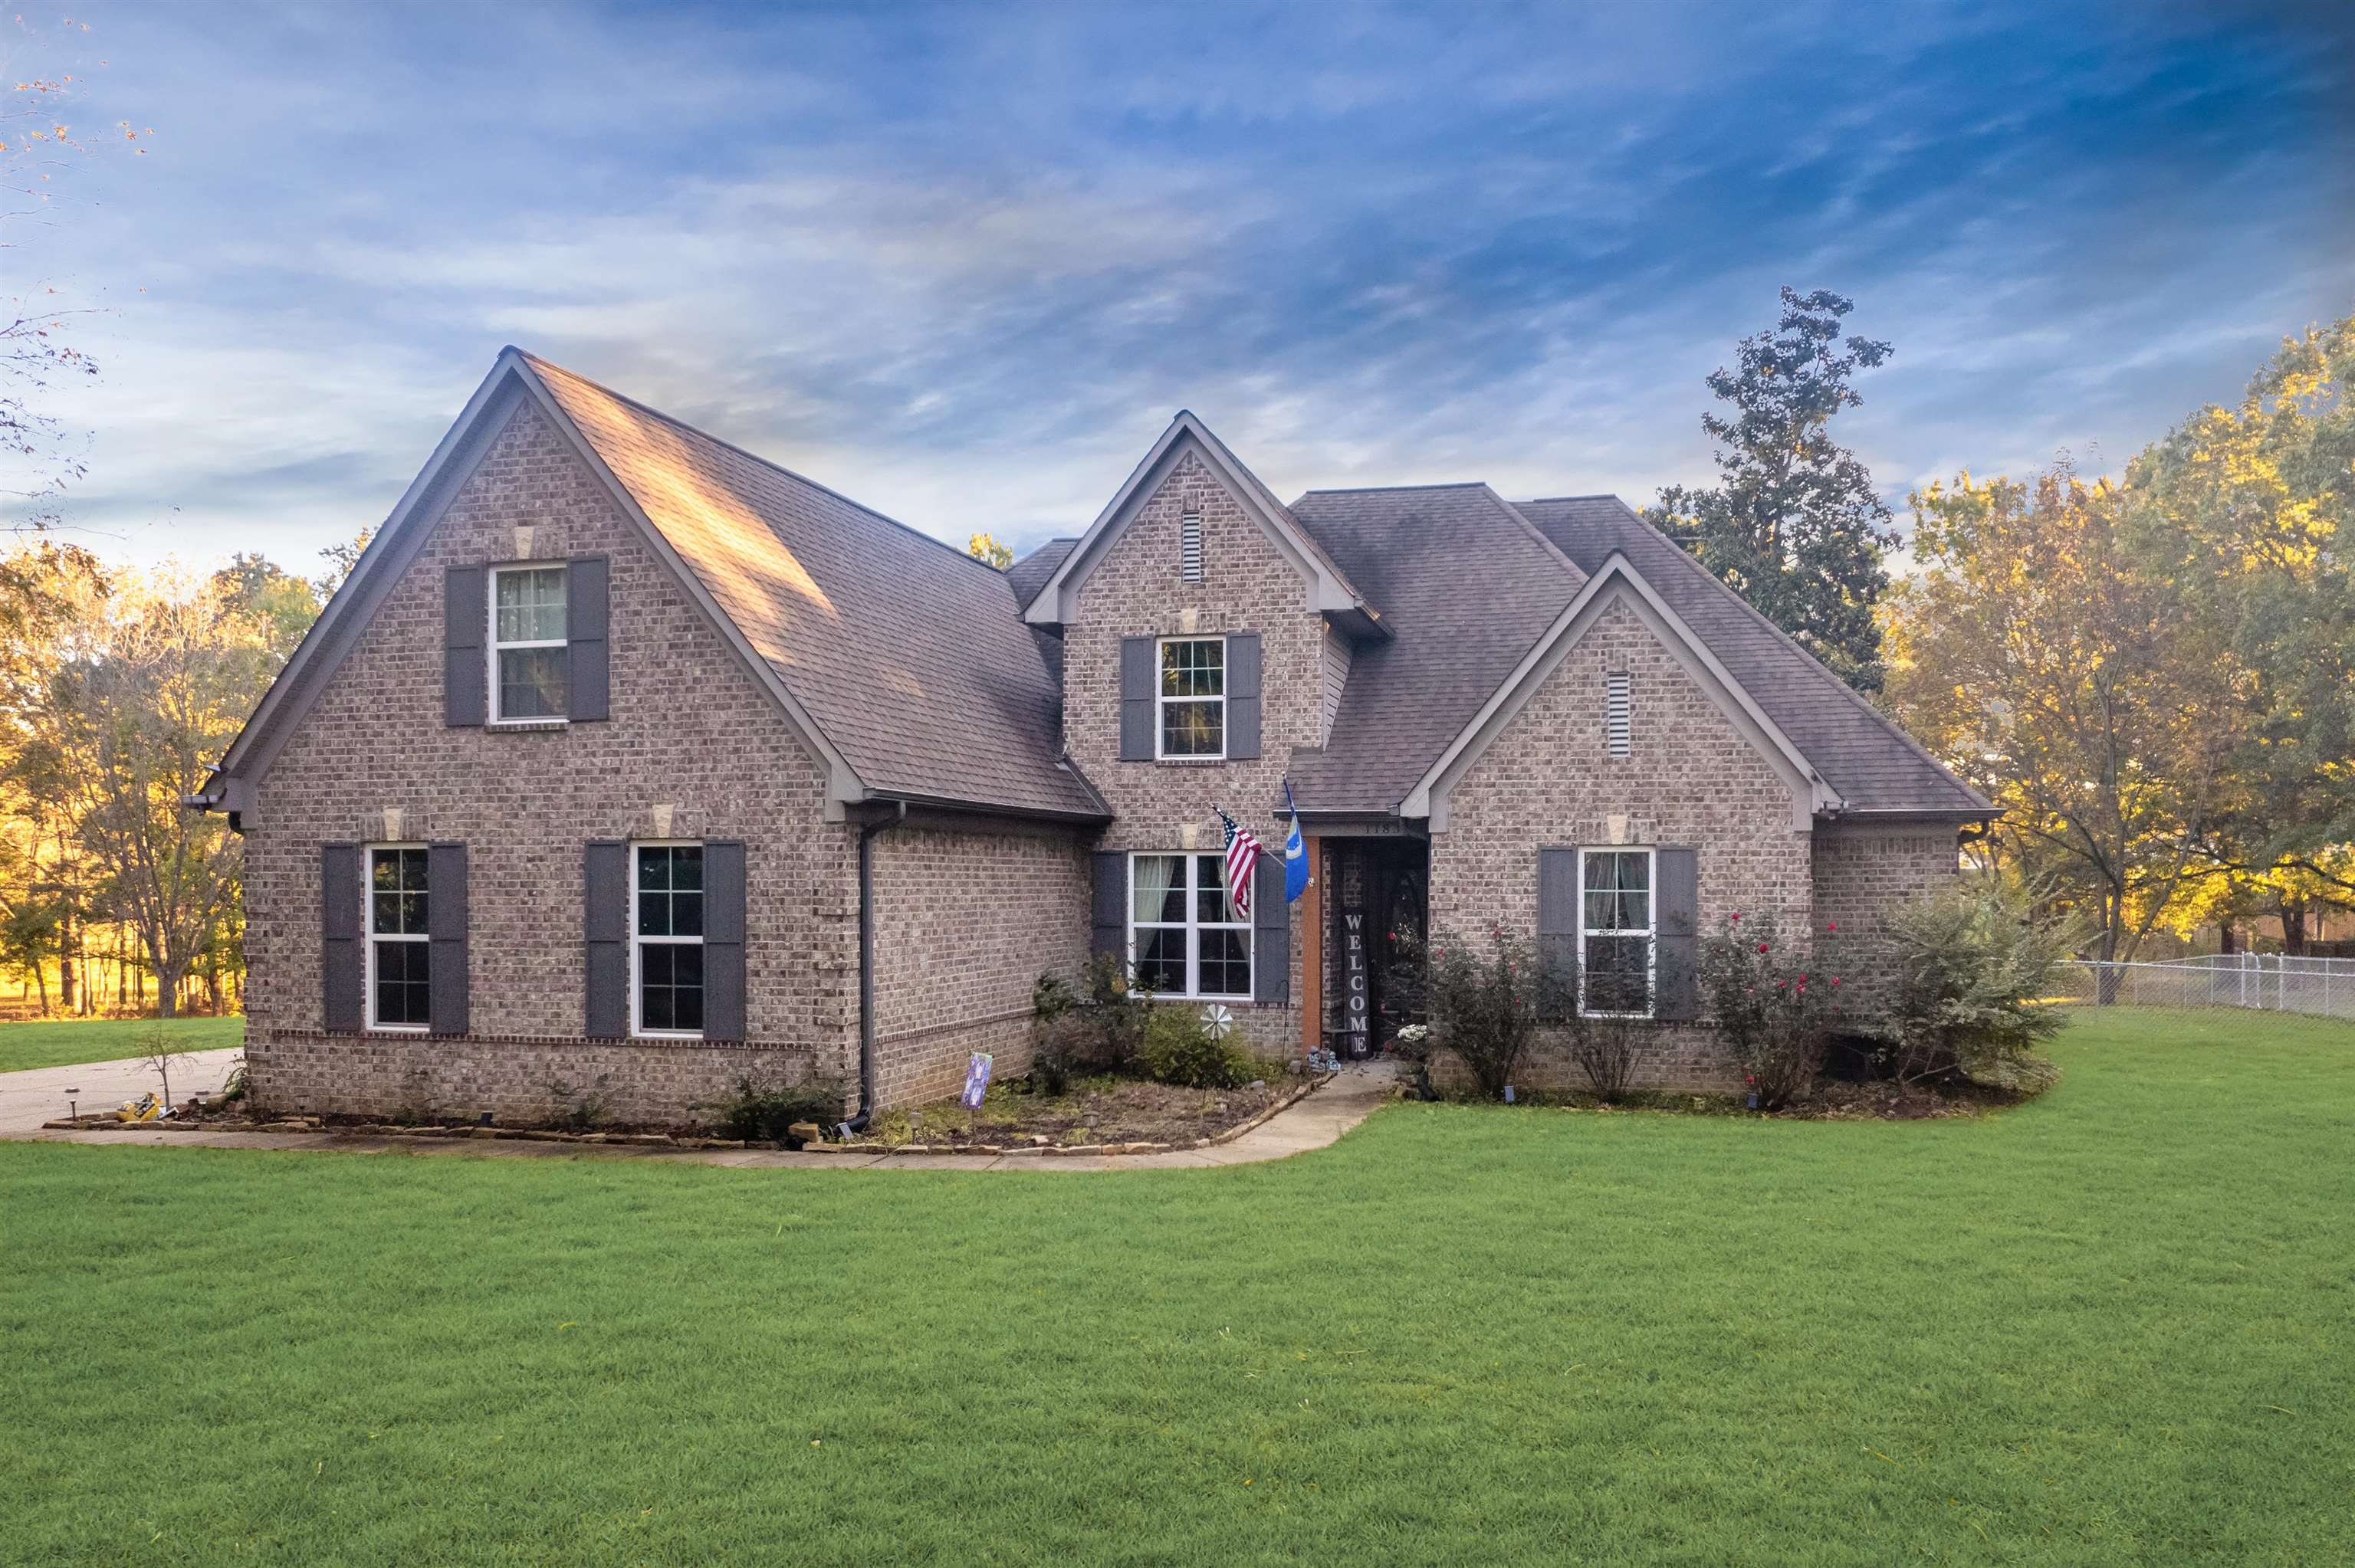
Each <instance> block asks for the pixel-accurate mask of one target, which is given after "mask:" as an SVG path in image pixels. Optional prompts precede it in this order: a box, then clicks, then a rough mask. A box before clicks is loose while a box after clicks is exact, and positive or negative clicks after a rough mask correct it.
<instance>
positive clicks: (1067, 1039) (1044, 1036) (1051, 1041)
mask: <svg viewBox="0 0 2355 1568" xmlns="http://www.w3.org/2000/svg"><path fill="white" fill-rule="evenodd" d="M1030 1039H1031V1050H1030V1092H1031V1093H1033V1094H1039V1095H1060V1094H1061V1093H1063V1092H1064V1091H1065V1090H1067V1089H1069V1088H1070V1087H1071V1080H1072V1079H1073V1078H1076V1077H1078V1076H1080V1075H1082V1073H1084V1072H1086V1071H1087V1060H1088V1057H1089V1055H1090V1054H1092V1052H1094V1051H1095V1050H1097V1049H1098V1047H1099V1046H1100V1044H1101V1040H1100V1037H1099V1031H1098V1027H1097V1023H1096V1021H1095V1020H1094V1019H1092V1018H1091V1017H1089V1016H1088V1013H1087V1010H1086V1009H1085V1008H1072V1009H1070V1010H1068V1011H1066V1012H1060V1013H1057V1014H1056V1015H1055V1016H1054V1017H1052V1018H1049V1019H1046V1020H1044V1021H1042V1022H1039V1023H1037V1024H1034V1025H1033V1026H1032V1027H1031V1031H1030Z"/></svg>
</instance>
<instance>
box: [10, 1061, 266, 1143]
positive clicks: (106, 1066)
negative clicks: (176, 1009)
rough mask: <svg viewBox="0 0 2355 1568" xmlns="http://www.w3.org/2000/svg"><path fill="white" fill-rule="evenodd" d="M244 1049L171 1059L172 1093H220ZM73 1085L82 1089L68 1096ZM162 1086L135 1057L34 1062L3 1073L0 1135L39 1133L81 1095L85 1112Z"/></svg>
mask: <svg viewBox="0 0 2355 1568" xmlns="http://www.w3.org/2000/svg"><path fill="white" fill-rule="evenodd" d="M241 1054H243V1052H242V1049H241V1048H240V1047H239V1046H235V1045H225V1046H223V1047H222V1048H221V1049H219V1050H218V1051H192V1052H190V1053H189V1054H188V1056H187V1058H186V1060H184V1061H177V1062H175V1063H173V1064H172V1097H173V1098H174V1099H175V1100H183V1101H185V1100H186V1098H187V1097H189V1096H190V1095H196V1094H205V1095H211V1094H218V1093H219V1092H220V1086H221V1085H222V1083H223V1082H224V1081H226V1080H227V1079H228V1077H229V1065H230V1064H231V1063H233V1062H235V1061H236V1060H237V1059H238V1057H239V1056H240V1055H241ZM69 1089H79V1090H80V1091H81V1092H80V1094H76V1095H69V1094H68V1093H67V1091H68V1090H69ZM151 1089H152V1090H154V1091H155V1093H156V1094H158V1095H160V1094H162V1093H163V1092H164V1086H163V1083H162V1081H161V1080H160V1079H158V1078H157V1077H156V1076H155V1074H154V1073H152V1072H150V1071H149V1070H148V1069H146V1068H145V1067H143V1066H141V1065H139V1064H138V1063H136V1062H85V1063H83V1064H82V1065H80V1066H78V1067H35V1068H33V1069H32V1070H31V1071H30V1072H25V1073H0V1138H12V1137H17V1136H21V1135H22V1134H25V1133H27V1132H37V1131H38V1130H39V1129H40V1126H41V1124H42V1123H43V1122H45V1121H47V1120H48V1119H49V1118H51V1117H60V1116H63V1115H65V1114H66V1102H67V1100H69V1099H73V1100H78V1101H80V1104H81V1108H82V1112H83V1114H85V1115H87V1114H89V1113H90V1112H91V1111H94V1110H107V1109H111V1108H112V1107H115V1106H119V1105H121V1104H122V1103H123V1101H125V1100H133V1099H137V1098H138V1097H140V1096H141V1095H144V1094H145V1093H147V1092H148V1091H149V1090H151Z"/></svg>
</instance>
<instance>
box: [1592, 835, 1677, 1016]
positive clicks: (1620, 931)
mask: <svg viewBox="0 0 2355 1568" xmlns="http://www.w3.org/2000/svg"><path fill="white" fill-rule="evenodd" d="M1604 854H1640V855H1642V856H1643V857H1644V864H1645V873H1644V919H1645V924H1644V927H1643V929H1641V930H1637V929H1636V928H1635V927H1616V926H1611V927H1603V928H1602V929H1600V930H1597V931H1594V932H1593V935H1594V936H1597V937H1641V938H1644V1010H1643V1011H1642V1012H1596V1011H1594V1010H1593V1009H1592V1008H1589V1007H1588V1006H1587V1005H1586V980H1587V975H1586V938H1587V936H1588V934H1589V933H1588V929H1587V925H1586V861H1587V857H1588V856H1589V855H1604ZM1576 1001H1577V1003H1578V1014H1579V1016H1580V1017H1581V1018H1652V1017H1656V1016H1657V1015H1658V1013H1659V1011H1660V857H1659V853H1658V852H1657V851H1656V850H1654V849H1653V848H1652V847H1650V846H1649V845H1646V844H1593V845H1586V844H1582V845H1580V846H1579V851H1578V996H1577V998H1576Z"/></svg>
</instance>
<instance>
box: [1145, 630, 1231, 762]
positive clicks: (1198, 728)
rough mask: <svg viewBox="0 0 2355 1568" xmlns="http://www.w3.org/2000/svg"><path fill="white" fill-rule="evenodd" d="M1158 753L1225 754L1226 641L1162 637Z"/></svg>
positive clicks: (1179, 755) (1216, 756)
mask: <svg viewBox="0 0 2355 1568" xmlns="http://www.w3.org/2000/svg"><path fill="white" fill-rule="evenodd" d="M1156 692H1157V696H1156V704H1157V705H1158V707H1159V709H1160V711H1159V713H1158V715H1156V716H1157V717H1158V718H1159V720H1160V724H1159V726H1158V727H1159V731H1160V741H1159V746H1160V749H1159V751H1158V753H1157V755H1159V756H1162V757H1176V758H1209V759H1210V760H1213V761H1215V760H1217V759H1219V758H1223V757H1224V756H1226V754H1227V640H1226V639H1225V638H1223V637H1165V638H1163V639H1162V640H1161V671H1160V680H1159V684H1158V686H1157V687H1156Z"/></svg>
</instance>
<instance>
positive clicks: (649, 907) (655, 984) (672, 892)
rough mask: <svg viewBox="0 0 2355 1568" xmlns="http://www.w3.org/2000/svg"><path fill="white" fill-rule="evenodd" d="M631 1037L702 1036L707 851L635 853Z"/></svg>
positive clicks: (653, 847)
mask: <svg viewBox="0 0 2355 1568" xmlns="http://www.w3.org/2000/svg"><path fill="white" fill-rule="evenodd" d="M630 909H631V922H630V1033H633V1034H654V1035H676V1036H679V1037H681V1038H693V1037H696V1036H698V1035H700V1034H701V1033H703V846H702V845H701V844H677V843H666V844H645V843H642V844H633V845H631V846H630Z"/></svg>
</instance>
